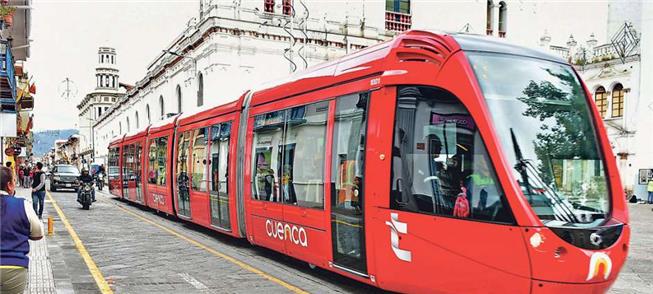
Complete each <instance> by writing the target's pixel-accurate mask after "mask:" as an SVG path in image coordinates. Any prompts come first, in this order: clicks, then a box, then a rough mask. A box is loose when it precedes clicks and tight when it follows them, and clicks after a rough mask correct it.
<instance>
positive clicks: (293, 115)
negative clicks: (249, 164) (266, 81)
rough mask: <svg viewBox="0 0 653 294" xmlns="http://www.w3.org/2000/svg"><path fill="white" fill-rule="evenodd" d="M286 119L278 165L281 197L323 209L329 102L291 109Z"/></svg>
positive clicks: (285, 200) (304, 205)
mask: <svg viewBox="0 0 653 294" xmlns="http://www.w3.org/2000/svg"><path fill="white" fill-rule="evenodd" d="M288 111H289V114H288V115H287V116H286V118H287V119H286V131H285V136H284V144H283V151H282V153H281V158H280V159H279V162H280V163H281V165H280V168H279V170H280V171H281V194H282V195H283V200H284V202H286V203H289V204H294V205H297V206H303V207H310V208H320V209H321V208H323V207H324V180H323V179H324V156H325V145H326V142H325V139H326V120H327V113H328V111H329V102H327V101H324V102H319V103H313V104H309V105H304V106H299V107H294V108H292V109H290V110H288Z"/></svg>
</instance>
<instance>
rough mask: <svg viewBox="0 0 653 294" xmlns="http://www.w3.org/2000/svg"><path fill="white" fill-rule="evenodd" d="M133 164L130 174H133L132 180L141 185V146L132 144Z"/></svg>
mask: <svg viewBox="0 0 653 294" xmlns="http://www.w3.org/2000/svg"><path fill="white" fill-rule="evenodd" d="M133 146H134V164H133V165H132V172H133V174H134V177H133V180H134V181H136V182H138V183H139V185H140V183H141V155H142V154H143V146H141V144H140V143H139V144H134V145H133Z"/></svg>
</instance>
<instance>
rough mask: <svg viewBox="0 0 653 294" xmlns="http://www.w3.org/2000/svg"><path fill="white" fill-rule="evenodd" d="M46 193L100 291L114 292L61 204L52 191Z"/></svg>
mask: <svg viewBox="0 0 653 294" xmlns="http://www.w3.org/2000/svg"><path fill="white" fill-rule="evenodd" d="M46 194H47V195H48V198H49V199H50V201H51V202H52V207H54V209H55V210H56V211H57V214H59V218H60V219H61V222H62V223H63V225H64V226H65V227H66V230H68V233H69V234H70V237H71V238H72V239H73V242H74V243H75V247H77V251H79V254H80V255H81V256H82V258H83V259H84V262H85V263H86V266H87V267H88V270H89V271H90V272H91V275H92V276H93V279H95V283H96V284H97V285H98V287H99V288H100V292H102V294H113V290H111V287H109V283H107V281H106V280H105V279H104V276H103V275H102V272H100V269H99V268H98V267H97V265H96V264H95V261H93V258H91V255H90V254H89V253H88V251H86V247H84V243H82V240H80V239H79V236H78V235H77V232H75V230H74V229H73V226H71V225H70V223H69V222H68V219H67V218H66V215H64V213H63V210H61V208H59V205H57V201H56V200H54V198H53V197H52V195H51V194H50V192H46Z"/></svg>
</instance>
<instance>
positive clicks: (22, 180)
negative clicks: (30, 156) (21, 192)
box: [18, 166, 25, 188]
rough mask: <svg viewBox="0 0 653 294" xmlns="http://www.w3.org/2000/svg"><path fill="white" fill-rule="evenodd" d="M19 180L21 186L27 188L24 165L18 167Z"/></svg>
mask: <svg viewBox="0 0 653 294" xmlns="http://www.w3.org/2000/svg"><path fill="white" fill-rule="evenodd" d="M18 180H19V181H20V186H21V187H23V188H25V168H24V167H23V166H21V167H19V168H18Z"/></svg>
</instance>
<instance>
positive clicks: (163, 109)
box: [159, 95, 166, 119]
mask: <svg viewBox="0 0 653 294" xmlns="http://www.w3.org/2000/svg"><path fill="white" fill-rule="evenodd" d="M159 109H161V118H162V119H163V116H164V115H165V114H166V109H165V107H164V105H163V95H161V96H159Z"/></svg>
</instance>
